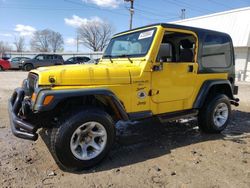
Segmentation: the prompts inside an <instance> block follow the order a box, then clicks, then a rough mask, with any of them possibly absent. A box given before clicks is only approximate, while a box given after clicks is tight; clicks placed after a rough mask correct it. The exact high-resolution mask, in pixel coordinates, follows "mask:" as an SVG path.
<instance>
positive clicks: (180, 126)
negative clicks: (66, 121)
mask: <svg viewBox="0 0 250 188" xmlns="http://www.w3.org/2000/svg"><path fill="white" fill-rule="evenodd" d="M26 76H27V73H25V72H1V73H0V187H80V186H81V187H93V188H94V187H98V188H102V187H115V188H116V187H126V188H127V187H140V188H141V187H181V188H184V187H192V188H193V187H197V188H200V187H216V188H217V187H225V188H230V187H240V188H241V187H242V188H244V187H246V188H249V187H250V95H249V93H250V84H249V83H243V82H242V83H240V82H239V83H237V84H238V85H239V87H240V88H239V96H238V97H239V98H240V99H241V102H240V106H239V107H237V108H233V118H232V121H231V123H230V125H229V126H228V128H227V129H226V130H225V131H223V133H222V134H218V135H209V134H204V133H200V131H199V130H198V128H197V122H196V121H195V120H191V121H188V122H186V121H182V122H172V123H166V124H161V123H159V122H158V121H156V120H152V121H147V122H141V123H138V124H133V125H130V126H126V125H124V124H120V126H119V131H118V137H117V142H116V144H115V146H114V148H113V149H112V151H111V153H110V154H109V156H108V157H107V158H106V159H105V160H104V161H103V162H102V163H101V164H100V165H98V166H96V167H95V168H93V169H91V170H88V171H83V172H80V173H69V172H65V171H62V170H61V169H60V168H59V167H58V166H57V165H56V164H55V161H54V159H53V158H52V156H51V154H50V151H49V149H48V147H47V143H48V138H47V136H46V134H45V132H44V131H40V132H39V134H40V137H39V139H38V140H37V141H36V142H31V141H27V140H22V139H18V138H16V137H14V136H13V135H12V133H11V131H10V127H9V126H10V125H9V120H8V114H7V99H8V98H9V97H10V95H11V94H12V91H13V89H14V88H16V87H18V86H20V85H21V81H22V80H23V79H24V78H25V77H26Z"/></svg>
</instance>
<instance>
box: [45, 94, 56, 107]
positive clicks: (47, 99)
mask: <svg viewBox="0 0 250 188" xmlns="http://www.w3.org/2000/svg"><path fill="white" fill-rule="evenodd" d="M53 98H54V96H53V95H48V96H46V97H45V99H44V101H43V105H44V106H46V105H48V104H49V103H51V101H52V100H53Z"/></svg>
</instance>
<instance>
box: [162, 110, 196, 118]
mask: <svg viewBox="0 0 250 188" xmlns="http://www.w3.org/2000/svg"><path fill="white" fill-rule="evenodd" d="M197 114H198V110H197V109H189V110H181V111H177V112H168V113H164V114H159V115H157V117H159V119H160V120H161V121H173V120H177V119H181V118H186V117H190V116H196V115H197Z"/></svg>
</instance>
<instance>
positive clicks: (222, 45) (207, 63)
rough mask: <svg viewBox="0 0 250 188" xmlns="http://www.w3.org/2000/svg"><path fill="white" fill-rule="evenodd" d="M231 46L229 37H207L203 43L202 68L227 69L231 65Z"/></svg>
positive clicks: (210, 35)
mask: <svg viewBox="0 0 250 188" xmlns="http://www.w3.org/2000/svg"><path fill="white" fill-rule="evenodd" d="M230 52H231V44H230V39H229V37H228V36H225V35H214V34H208V35H206V37H205V39H204V41H203V49H202V66H203V67H206V68H225V67H229V66H230V65H231V61H232V58H231V53H230Z"/></svg>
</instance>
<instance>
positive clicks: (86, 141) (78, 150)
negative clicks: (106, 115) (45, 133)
mask: <svg viewBox="0 0 250 188" xmlns="http://www.w3.org/2000/svg"><path fill="white" fill-rule="evenodd" d="M106 143H107V131H106V129H105V128H104V126H103V125H102V124H100V123H98V122H95V121H90V122H86V123H84V124H82V125H81V126H79V127H78V128H77V129H76V130H75V131H74V133H73V134H72V136H71V140H70V149H71V152H72V153H73V155H74V156H75V157H76V158H77V159H80V160H90V159H93V158H95V157H97V156H98V155H99V154H100V153H101V152H102V151H103V150H104V148H105V146H106Z"/></svg>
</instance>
